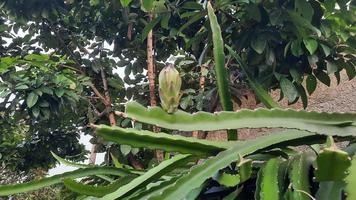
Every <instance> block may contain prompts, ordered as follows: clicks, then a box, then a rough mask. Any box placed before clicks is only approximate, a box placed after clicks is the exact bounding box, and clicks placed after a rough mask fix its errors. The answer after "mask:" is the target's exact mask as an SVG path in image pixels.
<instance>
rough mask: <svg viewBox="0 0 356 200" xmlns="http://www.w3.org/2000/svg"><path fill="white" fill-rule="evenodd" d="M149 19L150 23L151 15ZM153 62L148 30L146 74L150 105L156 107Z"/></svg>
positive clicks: (151, 40)
mask: <svg viewBox="0 0 356 200" xmlns="http://www.w3.org/2000/svg"><path fill="white" fill-rule="evenodd" d="M149 18H150V21H152V18H153V16H152V14H150V15H149ZM153 62H154V61H153V33H152V30H150V32H148V35H147V74H148V83H149V90H150V105H151V106H156V105H157V101H156V95H155V68H154V63H153Z"/></svg>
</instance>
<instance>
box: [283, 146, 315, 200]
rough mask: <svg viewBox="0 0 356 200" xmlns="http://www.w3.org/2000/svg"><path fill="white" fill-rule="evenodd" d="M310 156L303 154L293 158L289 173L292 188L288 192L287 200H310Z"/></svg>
mask: <svg viewBox="0 0 356 200" xmlns="http://www.w3.org/2000/svg"><path fill="white" fill-rule="evenodd" d="M307 158H308V154H307V153H303V154H300V155H297V156H295V157H294V158H293V161H292V163H291V169H290V171H289V179H290V183H291V184H290V188H289V189H288V191H287V194H286V199H292V200H310V196H309V195H310V185H309V168H310V166H311V163H310V162H309V159H307Z"/></svg>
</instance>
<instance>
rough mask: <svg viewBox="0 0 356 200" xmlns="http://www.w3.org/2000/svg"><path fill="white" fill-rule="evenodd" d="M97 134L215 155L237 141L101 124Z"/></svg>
mask: <svg viewBox="0 0 356 200" xmlns="http://www.w3.org/2000/svg"><path fill="white" fill-rule="evenodd" d="M96 130H97V134H98V135H99V136H101V137H103V138H104V139H105V140H106V141H112V142H116V143H118V144H126V145H130V146H132V147H144V148H149V149H162V150H165V151H177V152H180V153H189V154H194V155H201V156H207V155H215V154H217V153H219V152H220V151H223V150H225V149H227V148H229V147H231V145H233V144H236V143H235V142H218V141H208V140H201V139H196V138H191V137H184V136H180V135H169V134H166V133H154V132H151V131H144V130H137V129H124V128H120V127H110V126H105V125H100V126H97V127H96Z"/></svg>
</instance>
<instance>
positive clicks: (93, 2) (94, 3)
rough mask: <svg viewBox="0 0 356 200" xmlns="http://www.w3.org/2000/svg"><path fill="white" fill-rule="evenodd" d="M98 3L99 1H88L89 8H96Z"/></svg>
mask: <svg viewBox="0 0 356 200" xmlns="http://www.w3.org/2000/svg"><path fill="white" fill-rule="evenodd" d="M99 3H100V0H90V1H89V4H90V6H96V5H98V4H99Z"/></svg>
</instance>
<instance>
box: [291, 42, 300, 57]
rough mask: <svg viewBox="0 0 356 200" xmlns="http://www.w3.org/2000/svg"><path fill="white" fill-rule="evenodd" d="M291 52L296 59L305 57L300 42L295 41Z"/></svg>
mask: <svg viewBox="0 0 356 200" xmlns="http://www.w3.org/2000/svg"><path fill="white" fill-rule="evenodd" d="M290 49H291V52H292V54H293V55H294V56H295V57H299V56H301V55H303V49H302V47H301V45H300V41H299V40H294V41H293V42H292V44H291V46H290Z"/></svg>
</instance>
